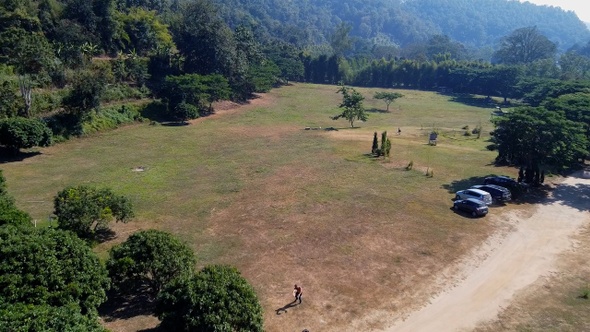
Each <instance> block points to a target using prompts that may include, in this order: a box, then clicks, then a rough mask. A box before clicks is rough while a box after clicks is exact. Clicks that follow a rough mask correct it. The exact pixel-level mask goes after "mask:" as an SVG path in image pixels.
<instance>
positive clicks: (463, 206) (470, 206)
mask: <svg viewBox="0 0 590 332" xmlns="http://www.w3.org/2000/svg"><path fill="white" fill-rule="evenodd" d="M453 209H454V210H455V211H459V210H463V211H467V212H469V213H470V214H471V215H472V216H474V217H477V216H485V215H486V214H488V206H487V205H486V203H484V202H482V201H480V200H478V199H475V198H468V199H458V200H455V202H454V203H453Z"/></svg>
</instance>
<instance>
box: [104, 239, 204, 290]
mask: <svg viewBox="0 0 590 332" xmlns="http://www.w3.org/2000/svg"><path fill="white" fill-rule="evenodd" d="M109 254H110V255H109V260H108V261H107V269H108V271H109V276H110V277H111V281H112V283H113V287H114V288H115V289H116V290H118V291H119V292H126V293H133V292H138V291H140V290H141V288H143V287H144V286H148V287H149V290H150V293H151V294H152V296H154V297H155V296H157V295H158V293H159V292H160V290H161V289H162V287H164V286H166V285H167V284H168V283H170V281H171V280H172V279H175V278H179V277H180V278H185V279H186V278H189V277H191V276H192V275H193V274H194V266H195V264H196V259H195V255H194V253H193V251H192V250H191V248H189V247H188V246H187V245H186V244H184V243H182V242H181V241H180V240H179V239H177V238H176V237H174V236H173V235H172V234H169V233H166V232H162V231H158V230H155V229H150V230H147V231H139V232H137V233H135V234H133V235H131V236H130V237H129V238H128V239H127V241H125V242H123V243H122V244H120V245H117V246H115V247H113V248H112V249H111V251H110V253H109Z"/></svg>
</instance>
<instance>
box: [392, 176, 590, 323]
mask: <svg viewBox="0 0 590 332" xmlns="http://www.w3.org/2000/svg"><path fill="white" fill-rule="evenodd" d="M589 178H590V174H589V173H587V172H586V173H583V172H580V173H578V174H576V175H574V176H571V177H568V178H566V179H565V180H564V181H563V182H562V183H560V184H559V185H558V186H557V187H556V188H555V190H554V191H553V194H552V196H551V197H550V198H548V199H547V200H546V201H545V202H543V203H541V204H539V206H538V208H537V210H536V211H535V212H534V214H533V215H532V216H530V217H525V218H523V217H519V216H517V215H510V216H508V222H510V223H512V224H514V227H513V230H512V231H510V232H508V233H507V234H505V235H502V236H498V237H496V238H495V239H492V240H491V242H490V243H488V244H487V245H486V248H485V249H484V251H486V252H487V253H486V255H485V256H486V258H485V259H484V260H483V261H481V262H479V263H478V264H476V265H475V266H473V265H471V267H470V268H466V269H464V271H462V273H460V274H459V275H460V276H463V278H461V280H459V281H458V282H457V283H456V284H455V285H454V286H453V287H452V288H450V289H447V290H446V291H444V292H442V293H440V294H439V295H437V296H435V297H434V298H432V299H431V301H430V303H428V304H427V305H426V306H424V307H423V308H422V309H420V310H418V311H416V312H414V313H411V314H410V315H409V316H408V317H406V319H404V320H400V321H398V322H397V323H396V324H395V325H393V326H392V327H390V328H389V329H387V330H386V331H388V332H393V331H395V332H402V331H412V332H419V331H438V332H444V331H469V330H471V329H473V328H475V327H476V326H477V324H478V323H480V322H483V321H487V320H491V319H494V318H496V316H497V315H498V313H499V312H500V311H501V310H502V308H504V307H506V306H507V305H508V304H509V303H510V301H511V299H512V298H513V296H514V295H515V294H516V292H518V291H519V290H522V289H524V288H525V287H526V286H529V285H531V284H533V283H534V282H535V281H536V280H537V279H538V278H539V277H541V276H545V275H548V274H549V273H551V272H552V271H554V269H555V263H556V259H557V258H558V255H559V254H560V253H563V252H564V251H567V250H568V249H570V248H571V246H572V240H571V236H572V235H574V234H575V233H576V232H577V231H578V230H580V229H581V228H582V227H583V226H587V225H588V224H589V222H590V214H589V213H588V212H589V211H590V179H589ZM478 256H480V257H481V252H479V253H478ZM466 266H469V264H467V265H466Z"/></svg>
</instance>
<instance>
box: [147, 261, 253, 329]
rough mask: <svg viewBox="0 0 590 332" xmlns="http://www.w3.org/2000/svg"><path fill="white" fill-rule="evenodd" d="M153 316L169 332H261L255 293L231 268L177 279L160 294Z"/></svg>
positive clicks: (217, 267)
mask: <svg viewBox="0 0 590 332" xmlns="http://www.w3.org/2000/svg"><path fill="white" fill-rule="evenodd" d="M156 314H157V315H158V318H160V320H161V321H162V327H164V328H166V329H168V330H170V331H172V330H175V331H243V332H246V331H262V330H263V329H262V307H261V306H260V303H259V302H258V298H257V297H256V293H255V292H254V289H253V288H252V286H250V284H248V282H247V281H246V279H244V278H243V277H242V276H241V275H240V272H239V271H238V270H237V269H236V268H233V267H229V266H220V265H212V266H206V267H205V268H203V270H201V271H200V272H198V273H197V274H196V275H195V276H194V277H192V278H190V279H176V280H175V281H173V282H172V283H171V284H170V285H168V286H167V287H165V288H164V290H163V291H162V292H161V293H160V296H159V297H158V300H157V305H156Z"/></svg>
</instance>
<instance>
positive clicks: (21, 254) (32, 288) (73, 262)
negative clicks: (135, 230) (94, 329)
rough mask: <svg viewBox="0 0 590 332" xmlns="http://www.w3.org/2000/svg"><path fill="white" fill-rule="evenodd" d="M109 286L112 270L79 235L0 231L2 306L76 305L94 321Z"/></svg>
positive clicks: (4, 227)
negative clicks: (108, 273)
mask: <svg viewBox="0 0 590 332" xmlns="http://www.w3.org/2000/svg"><path fill="white" fill-rule="evenodd" d="M108 287H109V279H108V276H107V271H106V269H105V268H104V266H102V264H101V263H100V261H99V260H98V257H96V255H95V254H94V253H93V252H92V250H91V249H90V247H88V246H87V245H86V243H85V242H84V241H82V240H80V239H79V238H78V237H76V235H75V234H73V233H70V232H64V231H61V230H54V229H36V228H16V227H13V226H2V227H0V307H5V306H6V305H14V304H17V303H23V304H32V305H48V306H53V307H61V306H66V305H71V304H73V305H75V306H77V307H79V310H80V312H81V314H83V315H88V316H89V317H92V316H93V315H95V314H96V308H97V307H98V306H99V305H100V304H101V303H102V302H104V301H105V300H106V295H105V290H106V289H108Z"/></svg>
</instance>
